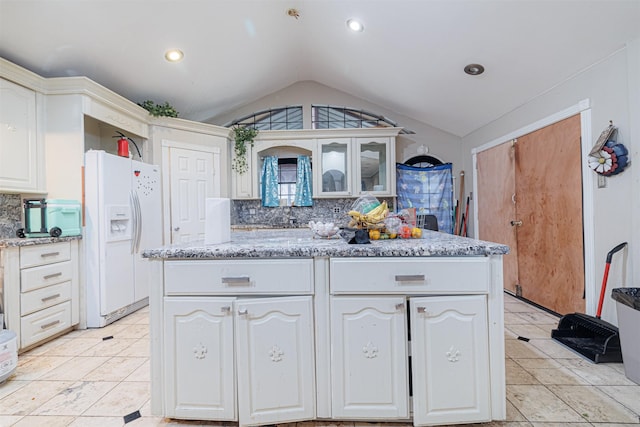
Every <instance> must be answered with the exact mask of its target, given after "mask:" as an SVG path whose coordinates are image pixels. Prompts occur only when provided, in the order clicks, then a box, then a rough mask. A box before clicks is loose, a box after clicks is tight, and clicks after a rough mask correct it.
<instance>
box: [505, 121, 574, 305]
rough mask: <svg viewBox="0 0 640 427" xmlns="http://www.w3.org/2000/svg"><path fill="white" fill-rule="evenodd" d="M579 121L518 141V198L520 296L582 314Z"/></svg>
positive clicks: (550, 127)
mask: <svg viewBox="0 0 640 427" xmlns="http://www.w3.org/2000/svg"><path fill="white" fill-rule="evenodd" d="M581 166H582V156H581V149H580V116H579V115H576V116H572V117H569V118H567V119H565V120H562V121H560V122H558V123H555V124H553V125H550V126H547V127H545V128H543V129H539V130H537V131H535V132H532V133H530V134H527V135H524V136H522V137H520V138H518V142H517V144H516V194H517V196H516V199H517V205H516V206H517V207H516V210H517V215H518V220H519V221H522V225H521V226H520V227H518V229H517V238H518V273H519V278H520V286H521V287H522V296H523V297H524V298H526V299H528V300H530V301H533V302H535V303H537V304H540V305H541V306H543V307H547V308H549V309H551V310H553V311H555V312H557V313H561V314H565V313H573V312H584V308H585V305H584V250H583V231H582V222H583V221H582V169H581Z"/></svg>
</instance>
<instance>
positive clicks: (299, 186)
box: [293, 156, 313, 206]
mask: <svg viewBox="0 0 640 427" xmlns="http://www.w3.org/2000/svg"><path fill="white" fill-rule="evenodd" d="M311 196H312V190H311V161H310V160H309V156H298V170H297V174H296V197H295V198H294V200H293V205H294V206H313V200H312V198H311Z"/></svg>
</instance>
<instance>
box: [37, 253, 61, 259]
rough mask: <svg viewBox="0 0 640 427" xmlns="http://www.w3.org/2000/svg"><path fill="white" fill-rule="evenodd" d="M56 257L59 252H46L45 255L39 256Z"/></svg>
mask: <svg viewBox="0 0 640 427" xmlns="http://www.w3.org/2000/svg"><path fill="white" fill-rule="evenodd" d="M56 255H60V252H47V253H46V254H41V255H40V256H41V257H42V258H46V257H48V256H56Z"/></svg>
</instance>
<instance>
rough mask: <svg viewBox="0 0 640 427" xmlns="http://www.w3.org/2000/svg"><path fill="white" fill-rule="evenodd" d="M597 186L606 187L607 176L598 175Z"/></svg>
mask: <svg viewBox="0 0 640 427" xmlns="http://www.w3.org/2000/svg"><path fill="white" fill-rule="evenodd" d="M598 188H607V177H606V176H604V175H598Z"/></svg>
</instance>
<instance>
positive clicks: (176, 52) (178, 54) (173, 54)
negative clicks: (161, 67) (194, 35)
mask: <svg viewBox="0 0 640 427" xmlns="http://www.w3.org/2000/svg"><path fill="white" fill-rule="evenodd" d="M164 58H165V59H166V60H167V61H169V62H179V61H181V60H182V58H184V53H182V51H181V50H180V49H171V50H168V51H167V52H166V53H165V54H164Z"/></svg>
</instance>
